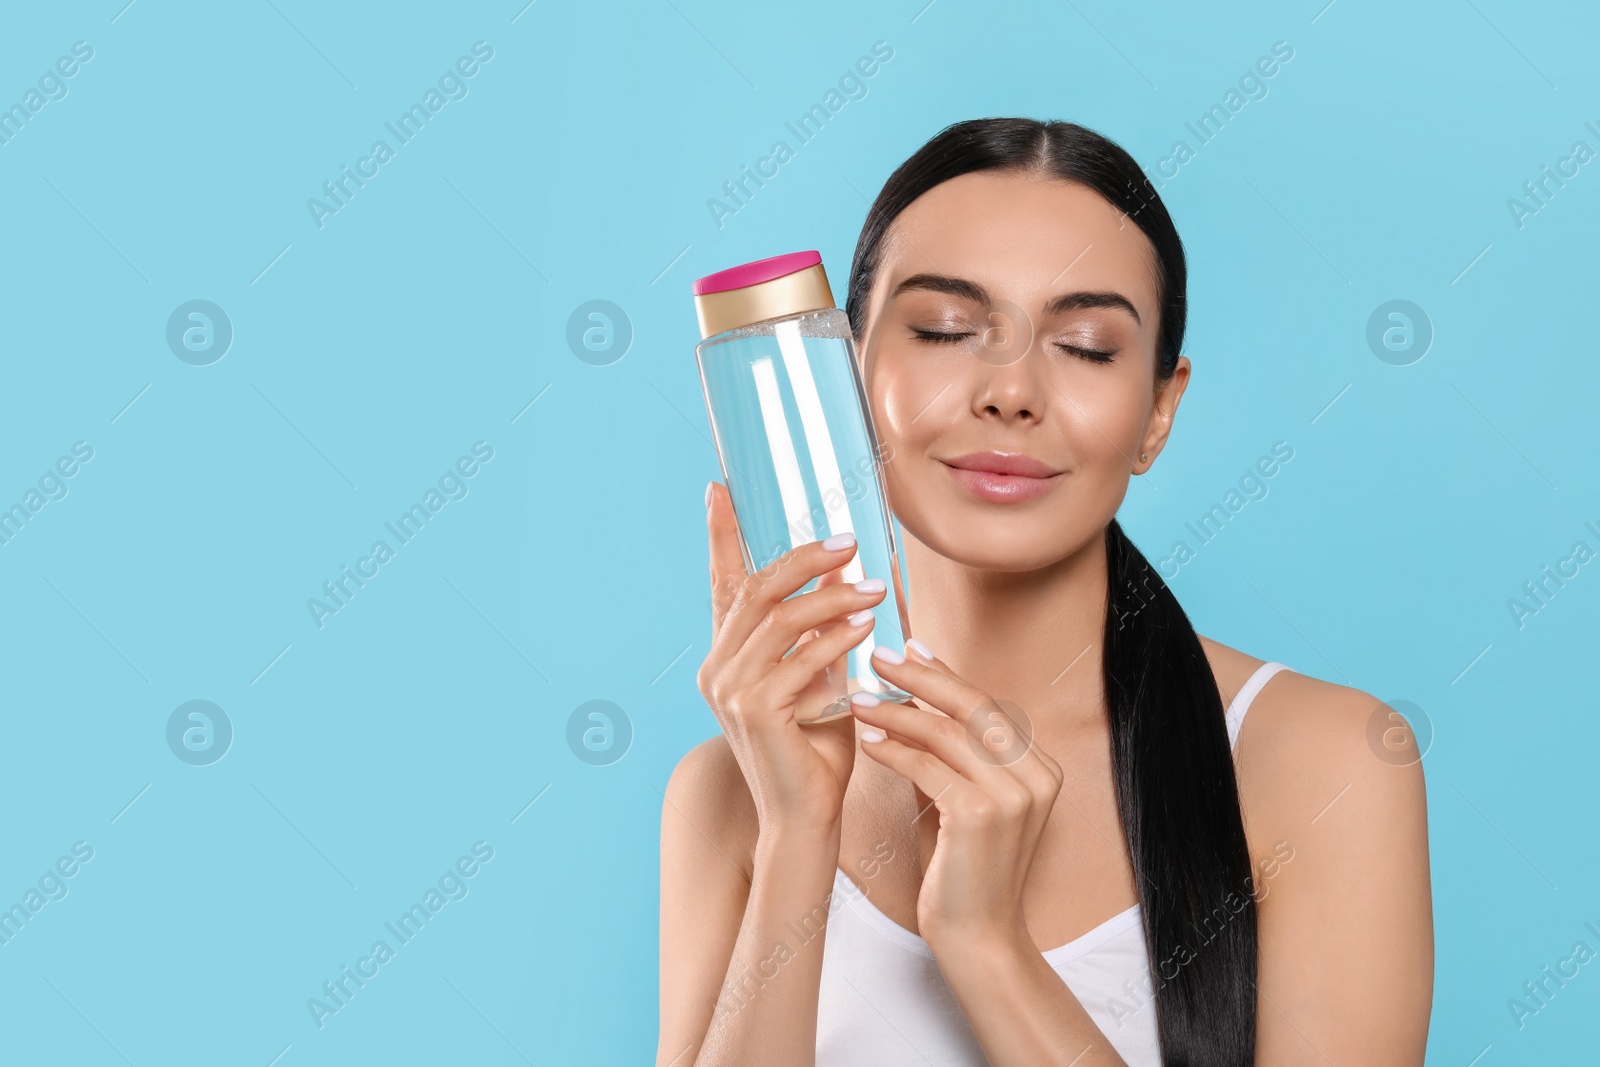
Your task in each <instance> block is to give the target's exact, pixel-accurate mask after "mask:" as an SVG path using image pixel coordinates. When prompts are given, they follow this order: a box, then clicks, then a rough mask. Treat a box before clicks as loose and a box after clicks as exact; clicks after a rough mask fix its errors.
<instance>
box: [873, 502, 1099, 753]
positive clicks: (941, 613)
mask: <svg viewBox="0 0 1600 1067" xmlns="http://www.w3.org/2000/svg"><path fill="white" fill-rule="evenodd" d="M904 547H905V554H906V572H907V583H908V585H909V586H910V589H909V592H908V594H907V598H906V599H907V604H908V608H909V612H908V613H909V616H910V620H911V633H912V636H914V637H917V638H919V639H920V640H921V641H922V642H923V643H924V644H926V645H927V646H928V647H929V648H931V649H932V650H933V654H934V655H935V656H938V657H939V658H940V659H941V660H943V661H944V662H945V663H946V664H948V665H949V667H950V669H951V670H953V671H954V672H955V673H956V674H957V675H959V676H960V677H961V678H963V679H965V680H966V681H968V682H970V683H971V684H973V685H975V686H977V687H978V688H980V689H983V690H984V691H986V692H988V693H989V694H990V695H991V696H993V697H994V698H996V699H998V700H1008V701H1011V702H1013V703H1015V704H1017V705H1019V706H1021V707H1022V708H1023V709H1024V710H1025V711H1026V712H1027V713H1028V715H1029V716H1030V717H1032V718H1033V720H1034V722H1035V724H1036V725H1037V726H1039V727H1046V726H1048V725H1058V726H1061V725H1072V724H1074V723H1078V722H1083V721H1094V720H1098V719H1101V718H1103V717H1104V715H1105V710H1104V706H1105V691H1104V685H1103V682H1102V679H1101V673H1100V663H1101V655H1102V651H1103V650H1102V645H1103V643H1104V634H1105V612H1106V609H1105V603H1106V586H1107V581H1108V579H1107V567H1106V551H1105V538H1104V536H1103V535H1102V534H1097V535H1096V536H1094V537H1092V538H1090V539H1089V541H1088V543H1086V544H1085V545H1083V546H1082V548H1081V549H1079V550H1078V551H1077V552H1074V553H1072V554H1071V555H1068V556H1066V557H1064V558H1062V559H1060V560H1058V561H1057V562H1055V563H1053V564H1051V565H1050V566H1048V567H1044V568H1041V569H1039V570H1035V571H1028V572H1006V571H993V570H979V569H977V568H973V567H969V566H966V565H965V564H961V563H958V562H956V561H954V560H951V559H949V558H948V557H946V556H942V555H940V554H939V553H937V552H935V551H933V550H932V549H930V548H928V547H927V546H926V545H924V544H922V543H921V542H920V541H918V540H917V539H916V538H915V537H914V536H912V535H911V534H910V532H909V531H906V532H905V540H904Z"/></svg>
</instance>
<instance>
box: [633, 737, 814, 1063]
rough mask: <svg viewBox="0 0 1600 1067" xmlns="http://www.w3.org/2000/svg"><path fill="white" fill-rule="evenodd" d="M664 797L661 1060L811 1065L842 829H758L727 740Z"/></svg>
mask: <svg viewBox="0 0 1600 1067" xmlns="http://www.w3.org/2000/svg"><path fill="white" fill-rule="evenodd" d="M665 796H666V803H665V804H664V805H663V807H662V813H661V1032H660V1040H659V1044H658V1046H657V1050H656V1065H657V1067H691V1065H699V1067H708V1065H713V1064H716V1065H722V1064H738V1065H747V1064H752V1063H761V1064H763V1065H767V1064H770V1065H772V1067H787V1065H790V1064H793V1065H796V1067H811V1065H812V1064H813V1063H815V1061H816V1046H817V993H818V988H819V985H820V981H821V974H822V945H823V939H824V934H823V933H822V929H823V927H824V926H825V924H826V922H827V917H828V908H829V899H830V894H831V893H832V891H833V871H834V868H835V867H836V866H837V864H838V861H839V828H838V826H837V825H835V826H833V827H832V828H831V829H823V830H819V831H818V832H816V833H814V834H804V835H798V836H787V837H784V838H783V839H782V840H779V839H778V837H777V835H760V834H758V832H757V819H756V814H755V807H754V804H753V802H752V801H751V799H750V793H749V789H748V787H747V786H746V784H745V781H744V777H743V775H742V774H741V773H740V770H739V766H738V763H737V761H736V760H735V759H734V757H733V754H732V751H731V749H730V748H729V747H728V743H727V739H726V738H725V737H723V736H721V735H718V736H716V737H713V738H712V739H710V740H709V741H706V742H703V743H702V744H700V745H697V746H696V747H695V748H694V749H692V750H691V751H690V752H689V754H688V755H686V756H685V757H684V758H683V760H682V762H680V763H679V764H678V767H677V769H676V770H674V771H673V773H672V778H671V780H670V781H669V782H668V783H667V790H666V794H665ZM796 931H799V932H800V934H799V935H797V934H796ZM806 935H813V936H810V939H809V940H801V937H802V936H806Z"/></svg>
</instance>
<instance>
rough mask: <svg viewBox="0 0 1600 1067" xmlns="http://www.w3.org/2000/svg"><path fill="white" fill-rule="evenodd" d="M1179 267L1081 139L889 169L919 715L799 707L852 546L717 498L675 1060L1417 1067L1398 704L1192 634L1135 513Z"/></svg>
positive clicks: (1069, 131)
mask: <svg viewBox="0 0 1600 1067" xmlns="http://www.w3.org/2000/svg"><path fill="white" fill-rule="evenodd" d="M1185 284H1186V273H1185V265H1184V255H1183V247H1182V244H1181V243H1180V241H1179V239H1178V234H1177V232H1176V230H1175V229H1174V227H1173V224H1172V220H1171V219H1170V217H1169V216H1168V215H1167V212H1166V209H1165V208H1164V207H1163V206H1162V204H1161V201H1160V199H1159V198H1158V197H1157V196H1156V194H1155V192H1154V190H1153V189H1152V188H1151V187H1150V185H1149V183H1148V182H1147V181H1146V180H1145V178H1144V175H1143V174H1142V172H1141V171H1140V170H1139V167H1138V165H1137V164H1136V163H1135V162H1134V160H1133V159H1132V158H1131V157H1130V156H1129V155H1128V154H1127V153H1126V152H1125V151H1123V150H1122V149H1121V148H1120V147H1118V146H1117V145H1115V144H1113V143H1112V142H1110V141H1108V140H1106V139H1105V138H1103V137H1101V136H1099V135H1097V134H1095V133H1093V132H1091V131H1089V130H1086V129H1084V128H1082V127H1079V126H1076V125H1072V124H1070V123H1062V122H1051V123H1039V122H1034V121H1031V120H1024V119H981V120H975V121H970V122H962V123H957V124H956V125H954V126H951V127H949V128H947V129H945V130H944V131H942V132H941V133H939V134H938V135H937V136H936V137H934V138H933V139H932V140H931V141H929V142H928V143H927V144H926V145H924V146H923V147H922V148H921V149H919V150H918V151H917V152H916V154H915V155H913V156H912V157H911V158H910V159H908V160H907V161H906V162H905V163H904V164H903V165H901V167H900V168H899V169H898V170H896V171H895V172H894V174H893V175H892V176H891V177H890V178H889V181H888V182H887V184H886V185H885V186H884V188H883V191H882V192H881V193H879V195H878V198H877V200H876V201H875V202H874V203H873V205H872V208H871V210H870V211H869V213H868V215H867V220H866V223H865V225H864V227H863V229H862V233H861V238H860V242H859V244H858V245H857V247H856V254H855V260H854V263H853V264H852V266H851V274H850V282H849V296H848V305H847V308H846V310H847V312H848V314H849V317H850V321H851V325H852V327H853V329H854V332H855V335H856V337H857V338H858V339H859V340H860V342H861V344H860V352H861V359H862V367H863V372H864V379H865V381H866V383H867V388H868V392H869V394H870V397H871V403H872V408H873V418H874V420H875V424H876V426H877V429H878V433H879V438H880V443H881V445H882V446H884V449H885V452H886V453H887V454H888V455H889V456H890V457H891V459H890V461H889V463H888V464H887V467H886V476H887V486H886V489H887V492H888V497H889V502H890V505H891V507H892V509H893V511H894V513H895V515H896V517H897V518H898V519H899V521H900V524H901V526H902V528H903V530H904V532H905V534H906V541H905V555H906V569H907V572H908V576H909V582H910V588H909V591H908V592H907V604H908V610H909V613H910V616H911V631H912V632H913V633H915V634H917V635H918V637H919V639H920V641H913V642H911V644H910V646H908V647H907V649H906V650H905V652H904V653H903V654H902V653H898V651H897V650H894V649H888V648H884V647H882V646H880V647H879V648H878V649H877V650H876V651H875V653H874V655H873V657H872V662H873V663H874V666H875V669H876V671H877V672H878V674H879V675H880V677H882V678H883V679H884V680H885V681H888V682H890V683H893V684H894V685H896V686H899V687H901V688H902V689H904V690H905V691H907V692H910V693H912V694H913V696H914V697H915V698H916V699H915V703H913V704H890V703H875V702H873V701H872V699H871V698H870V697H867V698H864V699H862V698H859V697H858V699H857V701H856V703H855V705H854V716H853V717H845V718H843V719H839V720H835V721H833V722H829V723H823V724H817V725H810V726H804V727H802V726H798V725H796V724H795V722H794V721H793V705H794V700H795V697H796V695H797V694H798V693H799V692H800V691H801V690H802V689H803V688H804V687H805V685H806V683H807V682H808V681H809V680H810V679H811V678H812V677H813V676H814V674H815V673H816V672H817V671H818V670H820V669H821V668H822V667H824V666H826V665H827V664H829V663H831V662H835V661H837V660H839V659H840V658H841V657H842V656H843V655H844V653H845V652H846V650H847V649H849V648H850V647H852V646H854V645H856V644H857V643H859V642H860V641H861V640H862V638H863V637H864V636H866V634H867V633H868V632H869V626H868V623H870V615H871V613H870V612H863V610H862V609H864V608H870V607H871V606H873V605H874V604H877V603H879V602H880V601H881V600H882V598H883V596H884V592H883V585H882V583H872V582H863V583H861V584H859V585H846V584H843V583H842V582H841V581H839V580H838V575H837V573H836V572H837V570H838V568H839V567H840V566H841V565H842V564H843V563H844V562H845V561H847V560H848V559H849V558H850V556H851V553H852V551H853V546H852V545H851V544H849V543H848V539H847V538H835V539H830V540H829V541H819V542H813V543H811V544H806V545H802V546H800V547H799V548H797V549H795V550H793V551H792V552H790V553H788V554H787V555H785V556H783V557H780V559H779V560H778V561H777V563H776V564H775V565H774V567H772V568H769V569H767V570H765V571H763V572H762V573H761V574H760V575H746V573H745V569H744V565H743V562H742V557H741V555H740V550H739V543H738V535H737V529H736V525H735V520H734V516H733V512H732V508H731V505H730V503H729V499H728V496H727V491H726V489H725V487H723V486H721V485H718V484H716V483H713V484H712V485H711V486H708V488H707V508H708V510H707V525H708V528H709V532H710V555H711V577H712V591H713V592H712V632H713V635H714V636H713V642H712V648H711V651H710V653H709V655H707V657H706V659H705V662H704V664H703V665H702V667H701V668H700V673H699V676H698V683H699V686H700V691H701V693H702V694H703V695H704V696H705V698H706V699H707V701H708V703H709V704H710V706H711V708H712V710H713V712H714V713H715V715H716V717H717V720H718V722H719V723H720V724H721V726H722V729H723V732H722V733H721V734H720V735H718V736H715V737H713V738H712V739H710V740H709V741H706V742H704V743H702V744H700V745H699V746H697V747H696V748H694V749H693V750H692V751H690V752H689V753H688V755H687V756H685V757H684V759H683V761H682V762H681V763H680V764H679V765H678V767H677V769H676V770H675V771H674V773H673V775H672V778H671V781H670V783H669V784H668V787H667V790H666V803H665V805H664V806H663V810H662V828H661V1030H660V1043H659V1049H658V1058H657V1064H658V1065H663V1067H664V1065H668V1064H670V1065H672V1067H689V1065H690V1064H695V1065H708V1064H739V1065H750V1064H762V1065H788V1064H806V1065H810V1064H817V1065H819V1067H836V1065H863V1064H872V1065H874V1067H887V1065H891V1064H933V1065H938V1067H944V1065H955V1064H963V1065H965V1064H984V1063H988V1064H994V1065H1004V1067H1039V1065H1042V1064H1063V1065H1064V1064H1074V1065H1077V1067H1095V1065H1103V1064H1118V1063H1126V1064H1134V1065H1144V1064H1157V1063H1167V1064H1185V1065H1219V1067H1220V1065H1230V1067H1233V1065H1243V1064H1253V1063H1261V1064H1272V1065H1279V1064H1317V1065H1327V1064H1362V1065H1382V1064H1394V1065H1400V1064H1408V1065H1409V1064H1420V1063H1422V1058H1423V1049H1424V1046H1425V1044H1426V1040H1427V1031H1428V1017H1429V1012H1430V1009H1431V1005H1432V987H1433V933H1432V905H1431V899H1430V890H1429V873H1428V841H1427V816H1426V798H1425V793H1424V788H1423V777H1422V767H1421V763H1420V755H1419V754H1418V752H1417V750H1416V747H1415V742H1414V741H1413V740H1412V739H1411V737H1410V734H1409V732H1408V730H1407V729H1406V726H1405V722H1404V720H1403V719H1401V718H1400V717H1399V716H1398V715H1396V714H1395V713H1394V712H1393V711H1391V710H1390V709H1389V708H1387V707H1386V706H1385V705H1384V704H1382V703H1381V702H1380V701H1378V700H1377V699H1375V698H1374V697H1372V696H1370V695H1368V694H1366V693H1364V692H1361V691H1359V690H1356V689H1351V688H1347V687H1345V686H1341V685H1335V684H1332V683H1329V682H1324V681H1320V680H1318V679H1315V678H1312V677H1310V676H1309V675H1306V674H1303V673H1300V672H1297V671H1293V670H1289V669H1286V668H1285V665H1284V664H1281V663H1276V662H1263V661H1261V660H1259V659H1257V658H1255V657H1252V656H1250V655H1247V654H1246V653H1243V652H1239V651H1236V650H1234V649H1232V648H1229V647H1227V646H1224V645H1221V644H1219V643H1217V642H1216V641H1212V640H1210V639H1209V638H1206V637H1203V636H1200V635H1197V634H1196V633H1195V631H1194V629H1193V627H1192V626H1191V625H1190V623H1189V621H1188V618H1187V617H1186V616H1185V614H1184V612H1183V610H1182V608H1181V607H1179V605H1178V602H1177V600H1176V599H1174V597H1173V595H1172V593H1171V591H1170V590H1169V589H1168V588H1167V586H1166V585H1165V583H1164V582H1163V581H1162V579H1161V576H1160V575H1159V574H1158V573H1157V572H1156V571H1155V570H1154V569H1153V568H1152V567H1151V566H1150V564H1149V563H1148V562H1147V561H1146V559H1145V557H1144V556H1143V555H1142V554H1141V553H1140V552H1139V550H1138V549H1137V548H1135V547H1134V546H1133V544H1132V543H1131V542H1130V541H1129V540H1128V538H1127V536H1126V535H1125V534H1124V533H1123V531H1122V528H1121V527H1120V526H1119V525H1118V523H1117V521H1116V512H1117V508H1118V506H1119V505H1120V503H1121V502H1122V499H1123V497H1124V495H1125V494H1126V492H1127V488H1128V478H1129V476H1130V475H1134V474H1143V473H1145V472H1146V471H1148V470H1149V469H1150V467H1151V465H1152V464H1153V463H1154V462H1155V460H1156V457H1157V456H1158V455H1160V453H1161V449H1162V448H1163V447H1164V446H1165V444H1166V442H1167V440H1168V436H1169V434H1170V433H1171V431H1172V427H1173V420H1174V418H1175V416H1176V414H1177V410H1178V402H1179V400H1180V399H1181V397H1182V396H1183V392H1184V388H1185V386H1186V385H1187V383H1188V380H1189V373H1190V363H1189V360H1188V358H1187V357H1185V356H1182V355H1180V354H1179V353H1180V350H1181V348H1182V345H1183V332H1184V317H1185ZM841 542H845V543H843V544H841ZM873 577H877V578H884V579H886V578H888V577H889V576H888V575H877V576H873ZM816 578H822V579H823V581H822V582H820V583H819V585H818V587H817V588H816V589H814V590H812V591H810V592H807V593H805V594H802V595H800V596H797V597H793V598H792V599H785V598H786V597H789V596H790V594H793V593H795V592H796V591H797V590H799V589H801V588H803V587H804V586H805V585H806V584H807V583H808V582H810V581H812V580H813V579H816ZM860 615H864V616H866V618H865V619H863V620H862V622H861V624H860V625H857V624H855V622H854V621H853V618H855V617H859V616H860ZM930 649H931V650H932V651H931V653H930V651H929V650H930ZM791 650H792V651H791ZM1247 711H1248V712H1249V715H1248V718H1246V717H1245V713H1246V712H1247ZM997 739H998V743H996V742H997Z"/></svg>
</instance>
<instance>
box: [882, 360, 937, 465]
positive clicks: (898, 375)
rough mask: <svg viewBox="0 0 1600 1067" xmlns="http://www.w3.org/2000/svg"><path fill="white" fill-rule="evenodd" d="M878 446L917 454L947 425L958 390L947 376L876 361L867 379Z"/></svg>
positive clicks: (904, 363) (904, 364) (901, 363)
mask: <svg viewBox="0 0 1600 1067" xmlns="http://www.w3.org/2000/svg"><path fill="white" fill-rule="evenodd" d="M867 389H868V395H869V396H870V397H871V398H872V418H873V423H874V425H875V426H876V428H877V431H878V438H879V443H880V444H882V445H886V446H889V447H892V448H893V449H894V450H895V452H896V453H897V454H898V453H901V452H908V453H911V454H920V453H922V452H925V451H927V445H928V444H929V442H931V441H932V440H933V439H935V438H936V437H938V435H939V432H940V430H941V429H942V428H945V427H948V426H949V425H950V421H951V418H952V417H953V415H954V414H955V411H954V410H953V409H952V408H951V407H950V405H953V404H956V403H959V397H960V390H959V389H957V388H955V387H954V385H953V383H952V381H951V378H950V375H949V374H948V373H939V372H936V371H934V370H933V369H931V368H925V369H921V370H919V369H917V368H915V367H914V366H913V365H912V364H910V363H909V362H907V361H904V360H893V359H888V360H879V361H878V363H877V365H876V366H875V367H873V368H872V372H871V376H870V377H869V378H868V379H867Z"/></svg>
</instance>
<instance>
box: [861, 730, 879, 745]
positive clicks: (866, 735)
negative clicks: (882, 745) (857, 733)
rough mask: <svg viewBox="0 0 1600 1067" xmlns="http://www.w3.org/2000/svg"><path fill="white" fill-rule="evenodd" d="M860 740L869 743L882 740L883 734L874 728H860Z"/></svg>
mask: <svg viewBox="0 0 1600 1067" xmlns="http://www.w3.org/2000/svg"><path fill="white" fill-rule="evenodd" d="M861 740H863V741H866V742H869V743H871V742H875V741H882V740H883V735H882V734H880V733H879V732H878V731H876V730H862V731H861Z"/></svg>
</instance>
